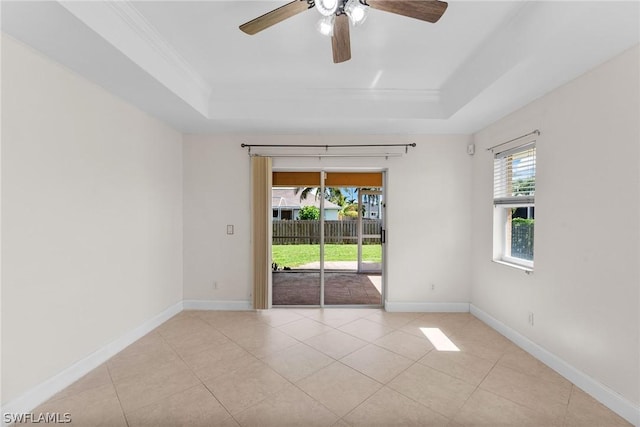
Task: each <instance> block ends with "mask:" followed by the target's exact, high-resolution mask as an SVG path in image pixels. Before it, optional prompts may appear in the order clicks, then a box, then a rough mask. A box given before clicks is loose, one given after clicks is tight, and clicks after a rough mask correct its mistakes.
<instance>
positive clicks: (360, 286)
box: [271, 172, 384, 306]
mask: <svg viewBox="0 0 640 427" xmlns="http://www.w3.org/2000/svg"><path fill="white" fill-rule="evenodd" d="M278 173H279V172H275V173H274V178H273V182H274V187H273V189H272V213H271V214H272V230H273V234H272V235H273V238H272V251H271V253H272V260H273V264H272V267H273V272H272V284H273V287H272V289H273V294H272V300H273V305H274V306H283V305H284V306H308V305H313V306H345V305H349V306H358V305H360V306H361V305H366V306H372V305H373V306H379V305H382V302H383V298H382V294H383V288H382V286H383V283H382V266H383V260H382V244H383V242H384V240H383V233H384V231H383V221H384V204H383V198H382V196H383V188H382V173H379V172H378V173H366V174H363V173H345V172H339V173H336V172H329V173H324V172H317V175H307V176H303V175H302V174H313V173H311V172H303V173H300V175H296V173H295V172H285V173H282V175H277V174H278ZM285 174H286V175H285ZM343 182H344V183H345V184H351V185H350V186H346V185H335V184H340V183H343ZM325 183H329V184H330V185H326V186H325V185H324V184H325ZM303 184H310V185H303ZM294 185H297V186H294ZM364 185H367V186H366V187H365V186H364Z"/></svg>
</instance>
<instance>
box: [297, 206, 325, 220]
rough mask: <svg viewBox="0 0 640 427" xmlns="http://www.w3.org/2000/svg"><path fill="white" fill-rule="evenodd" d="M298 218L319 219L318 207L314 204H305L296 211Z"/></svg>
mask: <svg viewBox="0 0 640 427" xmlns="http://www.w3.org/2000/svg"><path fill="white" fill-rule="evenodd" d="M298 219H302V220H305V219H306V220H315V219H320V209H319V208H317V207H315V206H305V207H303V208H302V209H300V212H298Z"/></svg>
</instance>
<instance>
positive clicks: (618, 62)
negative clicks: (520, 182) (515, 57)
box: [471, 46, 640, 405]
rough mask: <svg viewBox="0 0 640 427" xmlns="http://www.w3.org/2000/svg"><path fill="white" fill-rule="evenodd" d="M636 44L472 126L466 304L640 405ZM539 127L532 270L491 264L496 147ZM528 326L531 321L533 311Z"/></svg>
mask: <svg viewBox="0 0 640 427" xmlns="http://www.w3.org/2000/svg"><path fill="white" fill-rule="evenodd" d="M638 63H639V49H638V47H637V46H636V47H635V48H633V49H631V50H629V51H627V52H625V53H623V54H622V55H620V56H618V57H616V58H614V59H613V60H611V61H609V62H607V63H605V64H604V65H601V66H600V67H598V68H596V69H594V70H592V71H591V72H589V73H587V74H585V75H583V76H581V77H579V78H578V79H576V80H574V81H572V82H570V83H568V84H566V85H564V86H562V87H560V88H558V89H556V90H554V91H553V92H551V93H549V94H547V95H546V96H544V97H542V98H540V99H538V100H537V101H535V102H533V103H531V104H529V105H528V106H526V107H524V108H523V109H521V110H519V111H517V112H515V113H513V114H511V115H509V116H508V117H506V118H503V119H502V120H500V121H498V122H496V123H494V124H492V125H491V126H489V127H487V128H486V129H484V130H482V131H480V132H478V133H477V134H476V135H475V142H476V144H477V154H476V156H475V157H474V160H473V190H472V195H473V196H472V197H473V199H472V200H473V203H472V205H473V215H472V230H473V234H472V240H473V249H472V266H473V270H472V273H473V274H472V278H473V279H472V288H471V301H472V303H473V304H474V305H475V306H477V307H478V308H480V309H481V310H483V311H485V312H486V313H488V314H490V315H491V316H493V317H494V318H496V319H497V320H499V321H501V322H503V323H504V324H506V325H508V326H510V327H511V328H513V329H515V330H516V331H518V332H519V333H520V334H522V335H524V336H526V337H527V338H529V339H530V340H532V341H534V342H535V343H537V344H538V345H540V346H542V347H543V348H545V349H546V350H548V351H550V352H551V353H553V354H555V355H556V356H558V357H560V358H561V359H563V360H564V361H566V362H568V363H569V364H570V365H572V366H573V367H575V368H576V369H578V370H580V371H582V372H583V373H585V374H587V375H588V376H590V377H591V378H593V379H595V380H596V381H598V382H600V383H601V384H603V385H605V386H607V387H609V388H610V389H612V390H613V391H615V392H616V393H618V394H620V395H621V396H623V397H624V398H625V399H627V400H628V401H629V402H631V403H633V404H635V405H638V404H639V403H640V397H639V394H640V363H639V361H640V343H639V337H640V317H639V316H640V314H639V313H640V294H639V292H640V291H639V289H640V285H639V284H640V273H639V264H640V263H639V262H638V261H639V259H640V228H639V225H638V219H639V218H640V198H639V189H640V188H639V182H640V179H639V178H640V167H639V166H640V162H639V159H640V153H639V147H640V142H639V141H640V129H639V124H638V123H639V117H640V111H639V102H640V100H639V91H640V87H639V83H638V81H639V79H638V76H639V66H638ZM533 129H540V131H541V132H542V135H541V136H540V137H538V140H537V177H536V180H537V185H536V187H537V188H536V190H537V191H536V230H535V271H534V274H533V275H530V276H528V275H525V274H524V273H523V272H522V271H519V270H516V269H513V268H510V267H507V266H504V265H499V264H496V263H492V262H491V254H492V229H491V227H492V210H493V206H492V180H493V176H492V174H493V171H492V167H493V165H492V156H491V153H489V152H487V151H486V150H485V149H486V148H487V147H489V146H491V145H494V144H497V143H500V142H502V141H506V140H508V139H511V138H513V137H515V136H518V135H521V134H524V133H527V132H530V131H532V130H533ZM529 311H531V312H533V313H534V314H535V325H534V326H533V327H531V326H529V325H528V323H527V319H528V312H529Z"/></svg>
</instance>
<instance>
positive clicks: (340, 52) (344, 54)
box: [331, 14, 351, 64]
mask: <svg viewBox="0 0 640 427" xmlns="http://www.w3.org/2000/svg"><path fill="white" fill-rule="evenodd" d="M331 48H332V50H333V62H334V64H337V63H339V62H344V61H348V60H350V59H351V40H350V39H349V18H348V17H347V15H345V14H342V15H338V16H336V20H335V21H334V23H333V36H331Z"/></svg>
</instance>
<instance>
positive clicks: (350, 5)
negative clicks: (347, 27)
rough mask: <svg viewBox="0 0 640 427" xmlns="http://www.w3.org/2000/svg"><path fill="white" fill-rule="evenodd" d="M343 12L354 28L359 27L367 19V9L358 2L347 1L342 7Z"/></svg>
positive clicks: (354, 0)
mask: <svg viewBox="0 0 640 427" xmlns="http://www.w3.org/2000/svg"><path fill="white" fill-rule="evenodd" d="M344 12H345V13H346V14H347V16H348V17H349V21H351V25H353V26H354V27H357V26H358V25H361V24H362V23H363V22H364V21H365V20H366V19H367V7H366V6H365V5H364V4H362V3H360V0H349V1H347V3H346V4H345V5H344Z"/></svg>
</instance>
